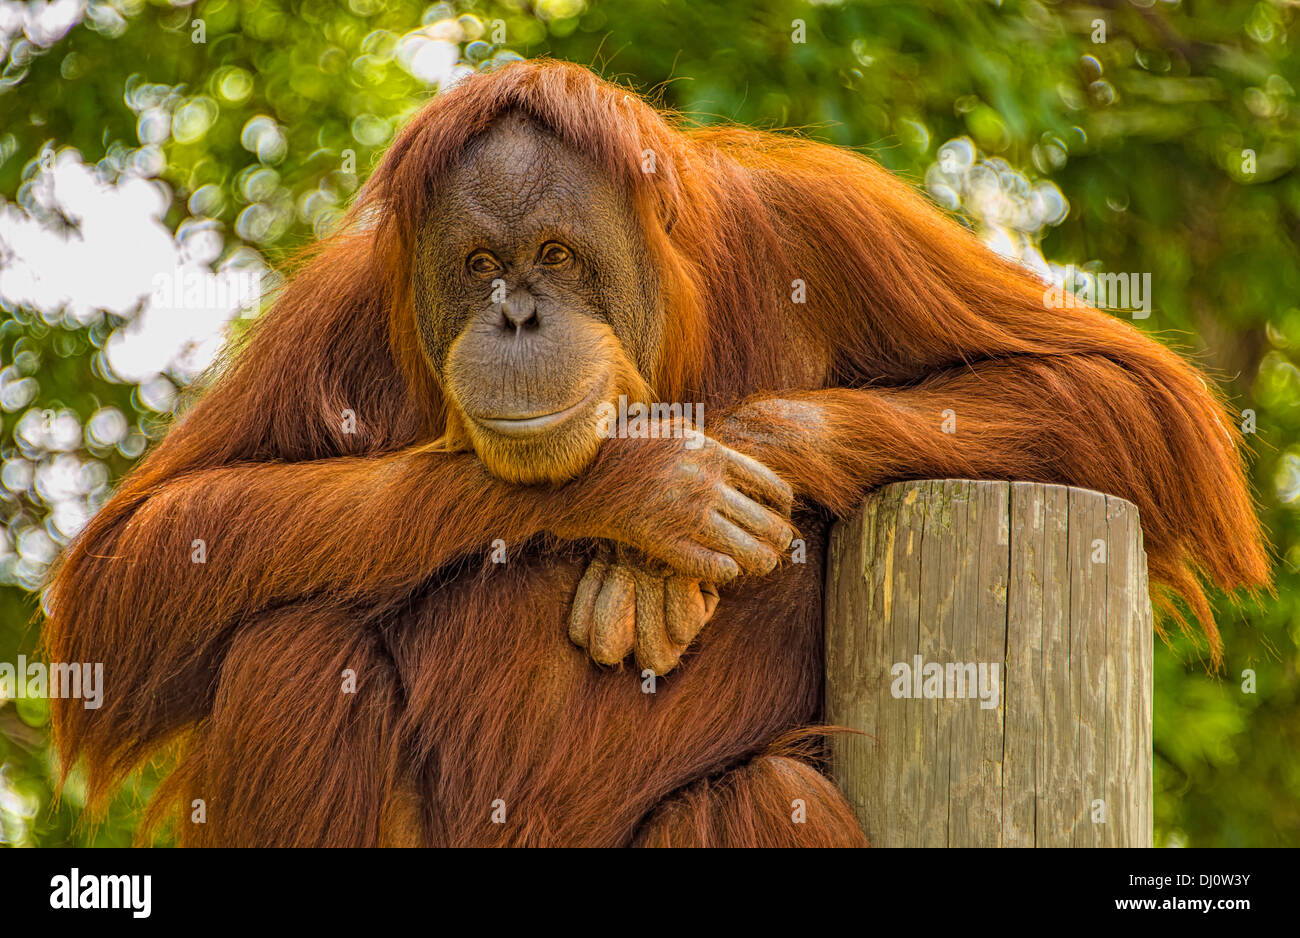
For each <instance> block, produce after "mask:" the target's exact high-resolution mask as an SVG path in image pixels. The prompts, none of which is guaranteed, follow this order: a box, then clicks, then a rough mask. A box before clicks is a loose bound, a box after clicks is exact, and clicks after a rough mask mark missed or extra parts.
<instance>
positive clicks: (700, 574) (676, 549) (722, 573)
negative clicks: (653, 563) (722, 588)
mask: <svg viewBox="0 0 1300 938" xmlns="http://www.w3.org/2000/svg"><path fill="white" fill-rule="evenodd" d="M659 559H660V560H662V561H663V562H664V563H666V564H668V566H669V567H671V568H672V569H673V570H674V571H676V572H677V573H678V574H680V575H682V576H685V577H687V578H689V579H692V580H707V581H709V582H710V583H730V582H731V581H732V580H734V579H735V578H736V577H738V576H740V565H739V564H737V563H736V561H734V560H732V559H731V557H730V556H729V555H728V554H724V553H721V552H719V551H716V550H710V549H709V548H708V547H704V546H701V545H700V544H697V543H695V542H694V541H689V540H682V541H679V542H678V543H677V544H675V545H673V546H672V547H670V548H668V549H667V550H666V551H664V553H663V554H662V555H661V556H660V557H659Z"/></svg>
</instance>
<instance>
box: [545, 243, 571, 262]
mask: <svg viewBox="0 0 1300 938" xmlns="http://www.w3.org/2000/svg"><path fill="white" fill-rule="evenodd" d="M572 256H573V255H572V254H570V253H569V249H568V248H566V247H565V246H564V245H563V244H560V243H559V242H558V241H551V242H548V243H547V244H543V245H542V263H543V264H545V265H546V266H547V267H559V266H561V265H562V264H567V263H568V262H569V258H571V257H572Z"/></svg>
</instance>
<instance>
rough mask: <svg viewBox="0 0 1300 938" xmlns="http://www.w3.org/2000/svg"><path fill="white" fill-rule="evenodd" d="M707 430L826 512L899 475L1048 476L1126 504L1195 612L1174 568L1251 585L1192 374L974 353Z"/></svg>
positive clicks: (1232, 493) (1222, 445) (1213, 415)
mask: <svg viewBox="0 0 1300 938" xmlns="http://www.w3.org/2000/svg"><path fill="white" fill-rule="evenodd" d="M710 432H711V433H713V434H714V435H715V436H716V437H717V438H718V439H719V440H721V441H723V442H724V443H726V444H727V445H729V446H734V447H736V448H737V449H740V450H741V451H743V452H747V453H749V454H750V455H752V456H754V457H755V458H756V459H758V460H760V461H761V462H763V463H764V464H765V465H768V466H770V467H772V469H774V470H775V471H776V472H777V473H778V474H779V475H781V476H782V478H784V479H786V480H787V481H789V482H790V483H791V484H792V485H793V486H794V487H795V490H796V492H797V493H798V495H799V496H800V497H802V498H804V499H807V500H809V501H812V502H816V503H819V504H821V505H824V506H826V507H828V508H830V509H831V510H832V511H834V512H835V513H836V514H838V515H840V516H843V515H845V514H847V513H848V512H851V511H852V510H853V509H854V508H855V507H856V506H857V504H858V502H859V501H860V500H861V499H862V497H863V496H864V495H865V494H866V493H867V492H868V491H869V490H871V489H872V488H874V487H876V486H879V485H883V484H885V483H888V482H891V481H896V480H901V479H914V478H974V479H1013V480H1024V481H1043V482H1057V483H1063V484H1069V485H1077V486H1082V487H1086V488H1092V489H1097V490H1099V491H1103V492H1107V493H1109V494H1113V495H1118V496H1120V497H1122V498H1127V499H1129V500H1130V501H1132V502H1134V503H1135V504H1136V505H1137V506H1138V509H1139V511H1140V512H1141V517H1142V526H1143V531H1144V533H1145V537H1146V545H1147V549H1148V552H1149V554H1150V559H1151V569H1152V574H1153V578H1155V579H1158V580H1162V581H1164V582H1166V583H1168V584H1170V585H1173V586H1175V587H1176V588H1177V589H1178V590H1179V592H1181V593H1183V595H1184V596H1189V597H1191V599H1192V601H1193V603H1196V602H1197V599H1198V597H1199V593H1198V591H1197V590H1196V588H1195V583H1194V582H1193V583H1189V582H1187V581H1186V579H1185V577H1184V576H1183V575H1182V574H1181V573H1180V571H1181V570H1182V569H1183V561H1186V560H1191V561H1192V562H1193V563H1194V564H1195V565H1197V566H1199V567H1200V568H1201V569H1203V570H1205V571H1206V572H1207V573H1208V574H1209V575H1210V576H1211V577H1212V578H1213V579H1214V580H1215V581H1216V582H1218V583H1219V584H1220V585H1221V586H1223V587H1225V588H1236V587H1240V586H1248V585H1254V584H1256V583H1258V582H1260V580H1261V579H1262V578H1263V577H1264V576H1265V572H1266V568H1265V567H1264V566H1263V564H1262V563H1261V559H1260V558H1259V557H1258V556H1257V555H1256V554H1253V553H1250V552H1248V551H1234V550H1232V549H1231V547H1230V545H1233V544H1238V543H1241V538H1240V536H1239V530H1238V529H1239V528H1241V526H1247V527H1250V526H1253V525H1254V524H1255V522H1254V515H1253V512H1252V511H1251V509H1250V505H1249V500H1248V498H1247V496H1246V494H1245V493H1246V491H1247V488H1246V486H1245V484H1244V480H1243V479H1242V477H1241V476H1242V470H1241V465H1240V458H1239V455H1238V453H1237V447H1236V445H1235V442H1234V437H1233V435H1232V434H1231V432H1230V424H1229V422H1228V418H1227V415H1226V414H1224V413H1223V411H1222V409H1221V408H1220V407H1219V405H1218V404H1217V402H1215V401H1214V399H1213V398H1212V397H1211V395H1210V393H1209V392H1208V390H1207V389H1206V387H1205V385H1204V383H1203V382H1202V381H1201V379H1200V378H1199V377H1198V376H1196V375H1195V374H1194V373H1193V372H1191V370H1190V369H1185V370H1184V369H1181V368H1180V369H1177V370H1174V369H1171V368H1169V367H1168V366H1166V365H1165V364H1164V363H1163V362H1162V361H1158V360H1154V359H1153V360H1152V361H1151V362H1150V363H1149V365H1148V366H1147V367H1136V366H1130V367H1127V368H1125V367H1120V366H1119V365H1118V364H1116V363H1115V362H1113V361H1111V360H1109V359H1108V358H1106V357H1104V356H1102V355H1097V354H1083V355H1053V356H1021V357H1011V358H1005V359H996V360H988V361H984V362H981V363H979V364H976V365H972V366H970V367H964V368H960V369H954V370H952V371H949V372H946V373H941V374H938V375H936V376H935V377H933V378H931V379H929V380H927V381H925V382H923V383H921V384H918V385H916V386H913V387H910V388H902V389H884V388H878V389H830V390H824V391H805V392H790V393H788V394H774V395H766V396H763V397H759V398H755V399H751V400H750V401H748V402H747V403H745V404H744V405H742V406H740V407H738V408H736V409H735V410H734V411H733V412H732V413H730V414H729V415H727V416H725V417H724V418H722V419H721V420H720V422H719V424H718V425H717V426H715V427H713V428H711V429H710ZM1209 492H1215V493H1217V494H1216V496H1215V497H1214V498H1207V497H1206V493H1209ZM1202 602H1203V600H1202ZM1196 611H1197V612H1207V610H1204V609H1198V610H1196Z"/></svg>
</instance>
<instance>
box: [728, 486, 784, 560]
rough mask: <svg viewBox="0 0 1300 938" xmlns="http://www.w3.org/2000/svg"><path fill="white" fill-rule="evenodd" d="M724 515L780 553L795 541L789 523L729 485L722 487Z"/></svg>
mask: <svg viewBox="0 0 1300 938" xmlns="http://www.w3.org/2000/svg"><path fill="white" fill-rule="evenodd" d="M722 514H723V516H724V517H726V518H728V519H730V520H731V521H734V522H736V523H737V524H738V525H740V526H741V527H742V528H745V529H746V530H748V531H749V533H751V534H753V535H755V536H756V537H758V538H760V539H762V540H764V541H767V542H768V543H769V544H771V545H772V547H774V548H775V549H776V550H778V551H782V550H785V549H786V548H787V547H789V546H790V542H791V541H793V540H794V535H795V531H794V527H793V526H791V524H790V523H789V522H788V521H786V520H785V519H784V518H782V517H781V516H780V515H778V514H777V513H776V512H774V511H768V510H767V509H766V508H764V507H763V506H762V505H760V504H759V503H758V502H756V501H754V500H753V499H751V498H749V497H747V496H745V495H741V494H740V493H739V492H737V491H736V490H735V489H733V488H732V487H731V486H729V485H724V486H723V487H722Z"/></svg>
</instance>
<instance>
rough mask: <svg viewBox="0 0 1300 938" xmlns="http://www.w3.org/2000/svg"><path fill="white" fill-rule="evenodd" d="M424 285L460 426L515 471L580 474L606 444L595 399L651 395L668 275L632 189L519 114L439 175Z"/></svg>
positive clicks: (425, 314) (494, 463)
mask: <svg viewBox="0 0 1300 938" xmlns="http://www.w3.org/2000/svg"><path fill="white" fill-rule="evenodd" d="M414 295H415V311H416V317H417V327H418V330H419V335H420V341H421V344H422V345H423V348H424V352H425V355H426V357H427V359H428V361H429V363H430V366H431V367H432V368H433V369H434V371H435V373H436V374H437V375H438V377H439V379H440V381H441V383H442V386H443V388H444V389H445V391H446V393H447V396H448V398H449V400H450V403H451V422H452V424H453V426H451V427H449V431H452V432H453V434H455V433H460V434H463V436H464V437H467V438H468V442H469V443H470V444H471V445H472V446H473V448H474V450H475V452H477V454H478V456H479V458H480V459H481V460H482V461H483V463H484V464H485V465H486V466H487V468H488V469H489V471H491V472H492V473H494V474H495V475H497V476H499V477H501V478H503V479H505V480H507V481H511V482H523V483H535V482H562V481H565V480H567V479H569V478H572V477H573V476H575V475H577V474H578V473H579V472H581V471H582V469H583V468H584V467H585V466H586V465H587V464H588V463H589V462H590V461H591V459H592V458H593V457H594V456H595V454H596V452H597V450H598V449H599V447H600V444H601V442H602V441H601V438H600V436H599V435H598V432H597V421H596V411H597V408H598V407H599V406H600V405H601V404H602V403H603V402H614V401H616V400H617V399H618V396H619V394H627V395H628V396H629V398H630V399H633V400H638V399H643V398H644V397H645V394H646V385H645V382H644V379H643V378H642V375H647V374H652V373H653V370H654V367H655V365H656V363H657V361H658V356H659V354H660V346H661V340H662V335H663V317H662V312H661V310H660V308H659V304H658V301H657V284H656V282H655V279H654V274H653V266H652V264H651V263H650V259H649V256H648V252H647V249H646V246H645V241H644V237H643V235H642V232H641V227H640V225H639V223H638V221H637V219H636V217H635V215H634V213H633V210H632V207H631V204H630V201H629V199H628V198H627V197H626V195H625V194H623V193H621V192H619V191H618V190H617V189H616V187H615V186H614V185H613V184H612V183H611V182H610V180H609V179H607V178H605V177H604V176H603V175H602V174H601V173H600V172H599V171H598V170H597V169H596V167H595V166H594V165H593V164H591V162H590V161H588V160H587V159H586V158H585V157H584V156H582V155H581V154H579V153H577V152H576V151H574V150H572V149H571V148H569V147H568V146H566V145H565V144H563V143H561V142H560V141H559V140H558V139H557V138H556V137H554V136H553V135H552V134H550V133H548V132H547V131H545V130H542V129H540V128H538V127H536V126H535V125H533V124H532V123H530V122H528V121H526V120H524V119H523V118H520V117H516V116H513V115H511V116H506V117H503V118H501V119H500V120H498V121H497V122H496V123H495V124H494V125H493V126H492V127H491V128H490V129H489V130H488V131H487V132H486V133H485V134H483V136H481V137H480V138H479V139H477V140H476V141H475V142H474V143H473V144H472V145H471V146H470V148H469V149H468V150H467V151H466V153H465V155H464V157H463V158H462V160H461V162H460V164H459V166H458V167H457V168H456V169H455V170H454V171H453V172H452V173H451V174H450V175H449V176H448V178H446V179H445V180H444V182H443V184H442V185H441V186H440V196H439V198H438V201H437V204H436V205H435V209H434V212H433V213H432V217H431V220H430V222H429V223H428V224H427V225H426V227H425V229H424V231H423V232H422V236H421V246H420V256H419V258H418V259H417V264H416V282H415V291H414Z"/></svg>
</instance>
